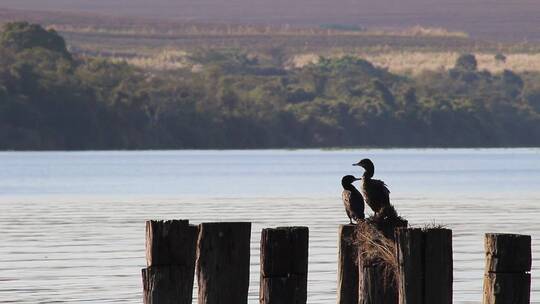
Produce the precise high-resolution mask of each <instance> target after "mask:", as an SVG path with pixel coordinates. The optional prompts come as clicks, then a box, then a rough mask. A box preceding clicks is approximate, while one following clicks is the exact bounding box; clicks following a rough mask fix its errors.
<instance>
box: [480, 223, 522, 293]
mask: <svg viewBox="0 0 540 304" xmlns="http://www.w3.org/2000/svg"><path fill="white" fill-rule="evenodd" d="M485 249H486V268H485V275H484V299H483V303H484V304H503V303H512V304H529V303H530V292H531V275H530V273H529V272H530V271H531V260H532V258H531V236H529V235H519V234H495V233H488V234H486V236H485Z"/></svg>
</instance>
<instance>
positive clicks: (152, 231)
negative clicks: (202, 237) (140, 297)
mask: <svg viewBox="0 0 540 304" xmlns="http://www.w3.org/2000/svg"><path fill="white" fill-rule="evenodd" d="M197 233H198V229H197V226H193V225H189V222H188V221H187V220H171V221H146V264H147V266H148V267H147V268H145V269H143V270H142V278H143V292H144V303H145V304H158V303H159V304H168V303H171V304H172V303H175V304H178V303H181V304H191V301H192V294H193V278H194V272H195V252H196V247H197V245H196V244H197Z"/></svg>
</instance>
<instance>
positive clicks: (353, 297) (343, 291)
mask: <svg viewBox="0 0 540 304" xmlns="http://www.w3.org/2000/svg"><path fill="white" fill-rule="evenodd" d="M355 228H356V225H350V224H349V225H339V232H338V235H339V256H338V286H337V303H338V304H358V266H357V265H356V244H354V234H355Z"/></svg>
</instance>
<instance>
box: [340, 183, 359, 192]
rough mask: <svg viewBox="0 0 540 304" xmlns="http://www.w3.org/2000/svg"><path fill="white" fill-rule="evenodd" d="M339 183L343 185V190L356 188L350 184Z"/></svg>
mask: <svg viewBox="0 0 540 304" xmlns="http://www.w3.org/2000/svg"><path fill="white" fill-rule="evenodd" d="M341 185H342V186H343V189H345V190H349V191H354V190H356V188H355V187H354V186H353V185H352V184H341Z"/></svg>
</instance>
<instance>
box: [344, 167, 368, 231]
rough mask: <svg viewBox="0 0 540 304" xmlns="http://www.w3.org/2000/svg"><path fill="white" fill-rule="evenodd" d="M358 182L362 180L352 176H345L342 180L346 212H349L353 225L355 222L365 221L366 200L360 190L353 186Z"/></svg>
mask: <svg viewBox="0 0 540 304" xmlns="http://www.w3.org/2000/svg"><path fill="white" fill-rule="evenodd" d="M357 180H360V179H359V178H356V177H354V176H352V175H345V176H344V177H343V178H342V179H341V185H342V186H343V193H342V195H341V197H342V198H343V204H344V205H345V212H347V216H348V217H349V221H350V223H351V224H352V223H353V220H355V221H356V222H358V221H359V220H362V219H364V199H363V198H362V195H361V194H360V192H359V191H358V189H356V187H355V186H353V184H352V183H353V182H354V181H357Z"/></svg>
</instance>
